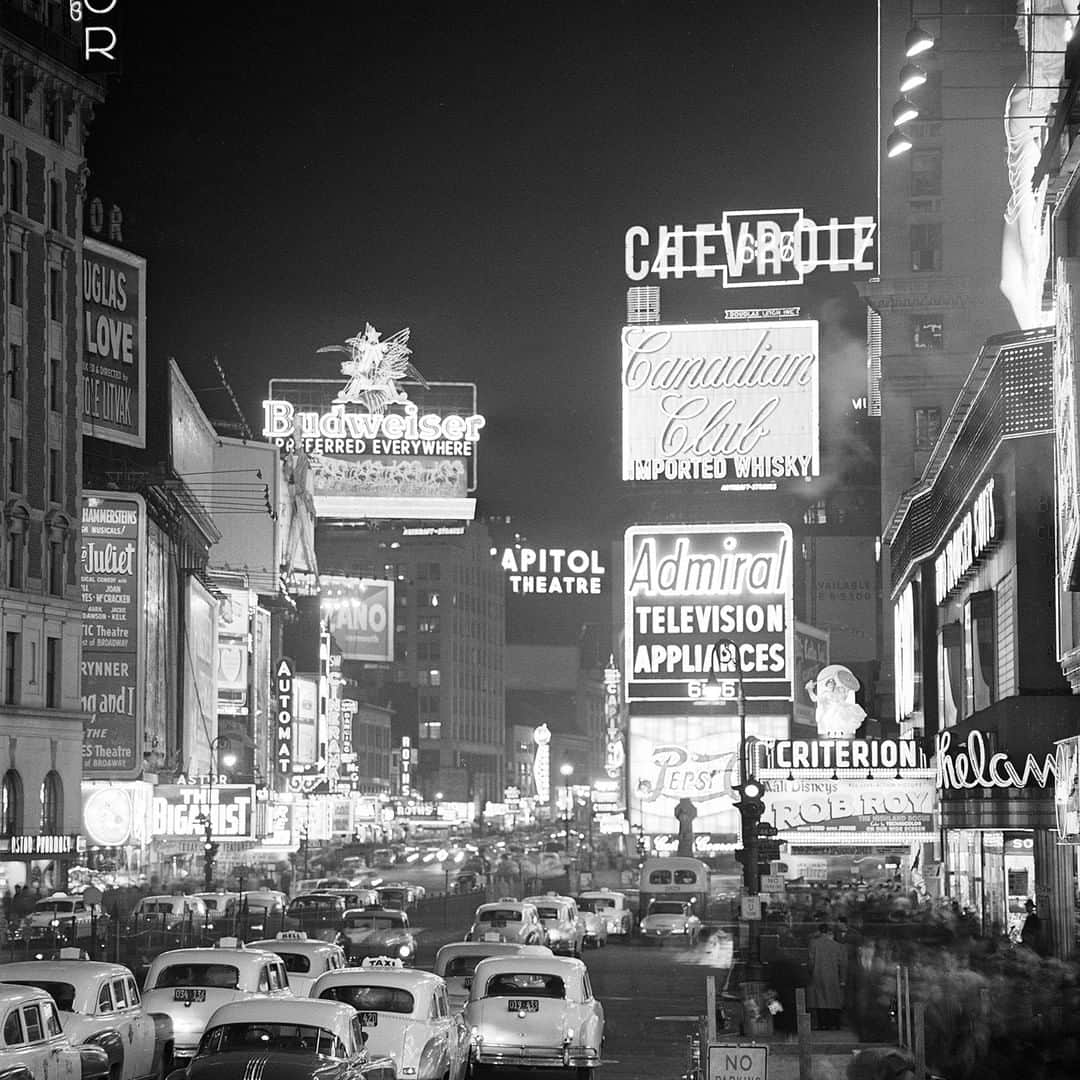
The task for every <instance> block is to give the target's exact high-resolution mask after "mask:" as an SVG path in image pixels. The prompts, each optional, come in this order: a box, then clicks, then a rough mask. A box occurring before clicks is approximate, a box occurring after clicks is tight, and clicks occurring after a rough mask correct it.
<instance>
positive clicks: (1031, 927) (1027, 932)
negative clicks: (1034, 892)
mask: <svg viewBox="0 0 1080 1080" xmlns="http://www.w3.org/2000/svg"><path fill="white" fill-rule="evenodd" d="M1024 910H1025V911H1026V912H1027V918H1026V919H1024V925H1023V927H1022V928H1021V930H1020V944H1021V945H1026V946H1027V947H1028V948H1029V949H1031V950H1032V951H1033V952H1037V953H1039V954H1040V955H1042V950H1043V922H1042V919H1040V918H1039V915H1038V913H1037V912H1036V911H1035V901H1034V900H1032V899H1030V898H1028V899H1027V900H1025V901H1024Z"/></svg>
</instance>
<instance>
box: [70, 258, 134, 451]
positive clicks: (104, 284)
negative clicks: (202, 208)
mask: <svg viewBox="0 0 1080 1080" xmlns="http://www.w3.org/2000/svg"><path fill="white" fill-rule="evenodd" d="M82 295H83V313H84V319H85V322H84V326H83V434H84V435H91V436H93V437H94V438H95V439H105V440H107V441H108V442H115V443H123V444H125V445H126V446H139V447H145V446H146V260H145V259H143V258H141V257H140V256H138V255H132V254H131V253H130V252H129V251H122V250H121V249H120V248H115V247H112V246H111V245H110V244H102V243H100V242H99V241H97V240H91V239H89V238H87V239H85V240H84V241H83V257H82Z"/></svg>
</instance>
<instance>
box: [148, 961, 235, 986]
mask: <svg viewBox="0 0 1080 1080" xmlns="http://www.w3.org/2000/svg"><path fill="white" fill-rule="evenodd" d="M239 983H240V972H239V971H238V970H237V969H236V968H235V967H233V966H232V964H170V965H169V966H168V967H165V968H162V969H161V971H160V972H159V973H158V977H157V981H156V982H155V983H154V989H156V990H161V989H164V988H168V987H170V986H207V987H213V988H215V989H221V990H235V989H236V988H237V986H238V985H239Z"/></svg>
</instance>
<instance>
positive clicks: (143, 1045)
mask: <svg viewBox="0 0 1080 1080" xmlns="http://www.w3.org/2000/svg"><path fill="white" fill-rule="evenodd" d="M111 982H112V996H113V1004H114V1006H115V1008H116V1029H117V1031H119V1032H120V1037H121V1039H123V1042H124V1080H136V1078H137V1077H141V1076H149V1075H150V1074H151V1073H152V1072H153V1071H154V1021H153V1019H152V1018H151V1017H149V1016H147V1015H146V1013H144V1012H143V1010H142V1002H141V1000H140V998H139V991H138V988H137V987H136V986H135V980H134V979H132V978H131V977H130V976H128V975H121V976H119V977H118V978H115V979H112V980H111Z"/></svg>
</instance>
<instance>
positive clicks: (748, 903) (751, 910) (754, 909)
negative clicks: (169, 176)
mask: <svg viewBox="0 0 1080 1080" xmlns="http://www.w3.org/2000/svg"><path fill="white" fill-rule="evenodd" d="M742 917H743V918H744V919H748V920H750V921H753V920H755V919H757V920H760V919H761V897H760V896H744V897H743V898H742Z"/></svg>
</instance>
